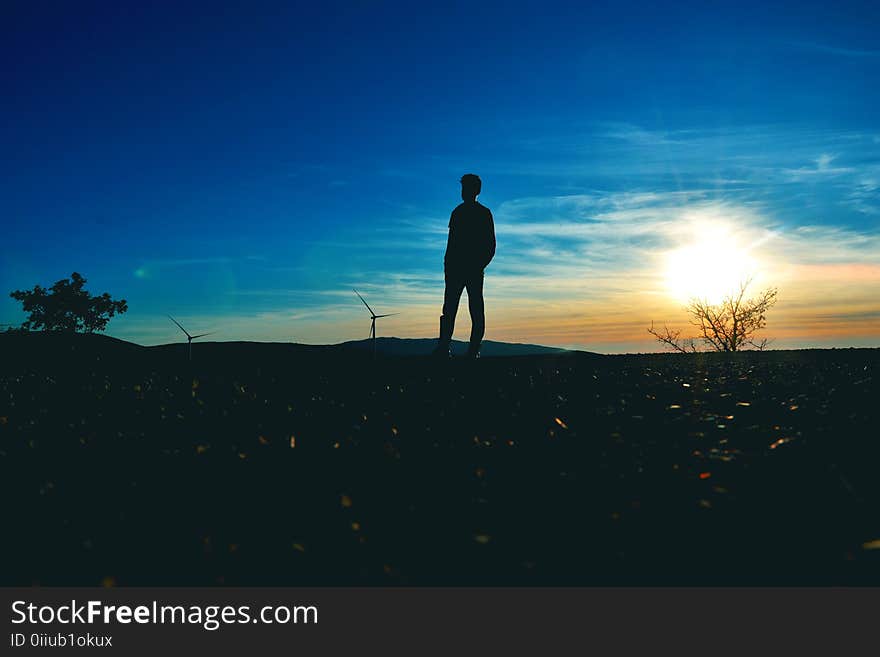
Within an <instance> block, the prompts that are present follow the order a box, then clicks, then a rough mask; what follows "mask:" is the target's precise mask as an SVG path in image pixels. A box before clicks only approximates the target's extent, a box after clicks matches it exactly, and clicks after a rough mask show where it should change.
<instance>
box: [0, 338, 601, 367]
mask: <svg viewBox="0 0 880 657" xmlns="http://www.w3.org/2000/svg"><path fill="white" fill-rule="evenodd" d="M436 344H437V340H436V339H435V338H378V339H377V340H376V348H377V351H378V352H379V354H381V355H382V356H386V357H406V356H427V355H428V354H430V353H431V351H432V350H433V349H434V346H435V345H436ZM372 348H373V345H372V341H371V340H355V341H351V342H343V343H340V344H334V345H306V344H294V343H289V342H247V341H230V342H210V341H200V340H197V341H196V342H194V343H193V360H194V361H198V362H200V363H203V364H204V363H214V364H223V363H225V364H230V365H231V364H232V363H233V362H249V363H251V364H256V363H265V362H275V363H278V364H280V363H281V362H289V361H290V359H294V360H296V361H299V360H301V359H302V358H307V359H309V360H314V359H316V358H317V359H318V360H317V361H315V362H322V361H324V360H325V359H326V358H328V357H330V358H333V357H334V356H340V357H344V356H346V354H348V355H349V356H351V357H358V358H361V357H363V358H368V357H369V356H370V354H371V351H372ZM466 351H467V343H466V342H462V341H459V340H456V341H453V343H452V353H453V354H454V355H456V356H460V355H463V354H464V353H465V352H466ZM584 353H586V352H577V351H570V350H566V349H560V348H557V347H545V346H541V345H533V344H516V343H507V342H495V341H492V340H487V341H484V342H483V346H482V349H481V356H483V357H493V356H495V357H498V356H553V355H563V354H584ZM187 359H188V349H187V345H186V341H183V340H181V341H179V342H173V343H170V344H163V345H156V346H151V347H145V346H142V345H139V344H136V343H134V342H127V341H125V340H120V339H118V338H113V337H110V336H107V335H101V334H82V333H77V334H70V333H60V332H42V331H39V332H38V331H34V332H30V333H6V332H0V361H3V362H6V363H8V364H12V363H21V364H27V365H38V364H41V363H47V362H65V363H68V364H72V363H77V362H95V361H105V362H109V363H115V364H116V365H121V364H122V363H129V364H133V363H134V362H140V361H143V362H145V363H146V364H153V365H158V364H159V362H161V361H165V360H170V361H171V362H174V363H178V362H180V361H181V360H187ZM333 360H335V358H333Z"/></svg>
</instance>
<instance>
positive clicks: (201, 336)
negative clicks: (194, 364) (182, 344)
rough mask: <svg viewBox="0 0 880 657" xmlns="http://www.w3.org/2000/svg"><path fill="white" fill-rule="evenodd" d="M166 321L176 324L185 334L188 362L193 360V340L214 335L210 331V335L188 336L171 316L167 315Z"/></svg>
mask: <svg viewBox="0 0 880 657" xmlns="http://www.w3.org/2000/svg"><path fill="white" fill-rule="evenodd" d="M168 319H170V320H171V321H172V322H174V323H175V324H177V327H178V328H179V329H180V330H181V331H183V332H184V333H185V334H186V341H187V344H189V359H190V360H192V359H193V340H195V339H196V338H203V337H205V336H206V335H214V333H216V331H211V332H210V333H199V334H198V335H190V334H189V332H188V331H187V330H186V329H185V328H183V327H182V326H181V325H180V322H178V321H177V320H176V319H174V318H173V317H172V316H171V315H168Z"/></svg>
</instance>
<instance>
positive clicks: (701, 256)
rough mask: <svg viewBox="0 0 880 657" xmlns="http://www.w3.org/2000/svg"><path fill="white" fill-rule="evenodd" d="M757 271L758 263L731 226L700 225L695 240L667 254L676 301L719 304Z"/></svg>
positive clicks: (668, 276) (668, 283)
mask: <svg viewBox="0 0 880 657" xmlns="http://www.w3.org/2000/svg"><path fill="white" fill-rule="evenodd" d="M756 271H757V262H756V261H755V259H754V258H753V257H752V256H751V255H750V253H749V251H748V250H747V249H745V248H743V247H742V246H741V245H740V244H739V243H738V241H737V239H736V237H735V235H734V234H733V231H731V230H730V229H729V228H728V227H726V226H723V225H715V224H705V225H697V226H695V227H694V230H693V235H692V241H690V242H689V243H687V244H684V245H682V246H680V247H678V248H676V249H674V250H673V251H670V252H669V253H668V254H667V255H666V289H667V290H668V292H669V294H670V295H672V296H673V297H674V298H675V299H676V300H677V301H682V302H687V301H689V300H690V299H693V298H698V299H701V300H705V301H708V302H709V303H718V302H720V301H721V300H722V299H724V297H726V296H728V295H729V294H732V293H733V292H734V291H735V290H737V289H739V286H740V284H741V283H743V282H744V281H745V280H747V279H748V278H750V277H752V276H754V275H755V273H756Z"/></svg>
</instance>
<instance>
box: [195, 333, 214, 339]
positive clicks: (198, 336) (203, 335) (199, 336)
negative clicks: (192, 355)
mask: <svg viewBox="0 0 880 657" xmlns="http://www.w3.org/2000/svg"><path fill="white" fill-rule="evenodd" d="M216 332H217V331H211V332H210V333H199V334H198V335H194V336H192V339H193V340H195V339H196V338H203V337H205V336H206V335H214V334H215V333H216Z"/></svg>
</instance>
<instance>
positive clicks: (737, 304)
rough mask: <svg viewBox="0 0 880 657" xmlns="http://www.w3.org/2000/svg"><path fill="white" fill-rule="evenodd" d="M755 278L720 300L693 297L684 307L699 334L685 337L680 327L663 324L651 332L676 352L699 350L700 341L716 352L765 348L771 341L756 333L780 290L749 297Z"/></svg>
mask: <svg viewBox="0 0 880 657" xmlns="http://www.w3.org/2000/svg"><path fill="white" fill-rule="evenodd" d="M751 282H752V279H750V278H749V279H747V280H745V281H743V282H742V283H741V284H740V286H739V290H738V291H737V292H734V293H733V294H730V295H728V296H726V297H724V299H722V300H721V302H720V303H717V304H712V303H709V302H708V301H706V300H705V299H696V298H694V299H691V300H690V302H689V303H688V305H687V306H686V307H685V310H687V312H688V314H689V315H690V316H691V324H692V325H693V326H694V327H696V328H697V330H698V332H699V335H698V336H697V337H692V338H682V337H681V330H680V329H679V330H674V329H670V328H669V327H668V326H664V327H663V330H662V331H661V330H660V329H656V328H654V323H653V322H652V323H651V328H649V329H648V333H650V334H651V335H653V336H654V337H655V338H657V341H658V342H660V343H661V344H664V345H666V346H667V347H671V348H672V349H675V350H676V351H680V352H683V353H690V352H695V351H698V348H697V343H698V341H702V342H703V343H704V344H705V345H706V346H707V347H708V348H709V349H711V350H713V351H742V350H743V349H748V348H749V347H751V348H753V349H758V350H763V349H764V348H765V347H766V346H767V345H768V344H769V341H768V340H767V339H766V338H763V339H761V340H758V339H757V338H756V337H755V334H756V333H757V332H758V331H760V330H761V329H763V328H764V327H765V326H766V325H767V318H766V314H767V311H768V310H769V309H770V308H772V307H773V305H774V304H775V303H776V296H777V294H778V290H777V289H776V288H775V287H771V288H767V289H766V290H763V291H762V292H760V293H759V294H758V295H757V296H754V297H746V290H747V289H748V287H749V285H750V284H751Z"/></svg>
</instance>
